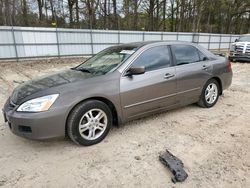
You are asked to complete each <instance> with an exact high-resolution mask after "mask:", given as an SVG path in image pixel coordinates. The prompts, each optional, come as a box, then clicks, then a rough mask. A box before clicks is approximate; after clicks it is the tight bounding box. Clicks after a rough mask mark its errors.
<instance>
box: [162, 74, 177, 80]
mask: <svg viewBox="0 0 250 188" xmlns="http://www.w3.org/2000/svg"><path fill="white" fill-rule="evenodd" d="M174 76H175V75H174V74H170V73H167V74H165V76H164V79H169V78H172V77H174Z"/></svg>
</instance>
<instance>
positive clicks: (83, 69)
mask: <svg viewBox="0 0 250 188" xmlns="http://www.w3.org/2000/svg"><path fill="white" fill-rule="evenodd" d="M71 70H76V71H82V72H88V73H92V71H91V70H89V69H87V68H83V67H81V68H77V67H73V68H71Z"/></svg>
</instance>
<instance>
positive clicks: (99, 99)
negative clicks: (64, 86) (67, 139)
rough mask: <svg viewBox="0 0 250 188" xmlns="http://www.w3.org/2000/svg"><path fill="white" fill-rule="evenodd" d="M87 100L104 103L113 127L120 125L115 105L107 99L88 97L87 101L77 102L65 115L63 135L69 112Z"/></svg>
mask: <svg viewBox="0 0 250 188" xmlns="http://www.w3.org/2000/svg"><path fill="white" fill-rule="evenodd" d="M89 100H98V101H101V102H103V103H105V104H106V105H107V106H108V107H109V109H110V110H111V112H112V117H113V125H117V126H119V125H120V122H121V121H120V119H119V116H118V113H117V110H116V107H115V105H114V104H113V102H111V101H110V100H108V99H107V98H105V97H90V98H87V99H84V100H81V101H79V102H78V103H76V104H75V105H74V106H73V107H72V108H71V109H70V111H69V112H68V114H67V118H66V122H65V134H66V133H67V122H68V118H69V116H70V114H71V112H72V111H73V109H74V108H75V107H76V106H77V105H79V104H81V103H84V102H85V101H89Z"/></svg>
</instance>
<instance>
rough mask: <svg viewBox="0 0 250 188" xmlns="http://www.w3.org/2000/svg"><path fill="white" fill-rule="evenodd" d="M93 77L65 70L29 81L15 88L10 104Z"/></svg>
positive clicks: (85, 73)
mask: <svg viewBox="0 0 250 188" xmlns="http://www.w3.org/2000/svg"><path fill="white" fill-rule="evenodd" d="M94 76H95V75H93V74H90V73H88V72H81V71H76V70H71V69H70V70H65V71H61V72H58V73H55V74H52V75H49V76H44V77H40V78H38V79H34V80H30V81H27V82H24V83H23V84H20V85H19V86H18V87H16V88H15V89H14V91H13V93H12V96H11V98H10V99H11V102H12V103H14V104H20V102H21V101H22V100H23V99H24V98H26V97H28V96H29V95H32V94H35V93H37V92H39V91H42V90H45V89H48V88H52V87H56V86H60V85H63V84H69V83H72V82H77V81H81V80H84V79H87V78H91V77H94Z"/></svg>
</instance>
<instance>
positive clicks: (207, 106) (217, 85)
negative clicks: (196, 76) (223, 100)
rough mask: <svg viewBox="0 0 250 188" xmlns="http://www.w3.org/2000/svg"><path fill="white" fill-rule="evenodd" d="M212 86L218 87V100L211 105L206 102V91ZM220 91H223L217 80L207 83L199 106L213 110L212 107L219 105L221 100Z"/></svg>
mask: <svg viewBox="0 0 250 188" xmlns="http://www.w3.org/2000/svg"><path fill="white" fill-rule="evenodd" d="M210 84H215V85H216V87H217V97H216V99H215V100H214V101H213V102H212V103H209V102H208V101H207V100H206V97H205V95H206V89H207V87H208V86H209V85H210ZM220 90H221V88H220V85H219V83H218V82H217V81H216V80H215V79H210V80H208V81H207V83H206V84H205V85H204V87H203V89H202V93H201V96H200V100H199V102H198V105H199V106H201V107H203V108H211V107H213V106H214V105H215V104H216V103H217V101H218V99H219V95H220Z"/></svg>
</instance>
